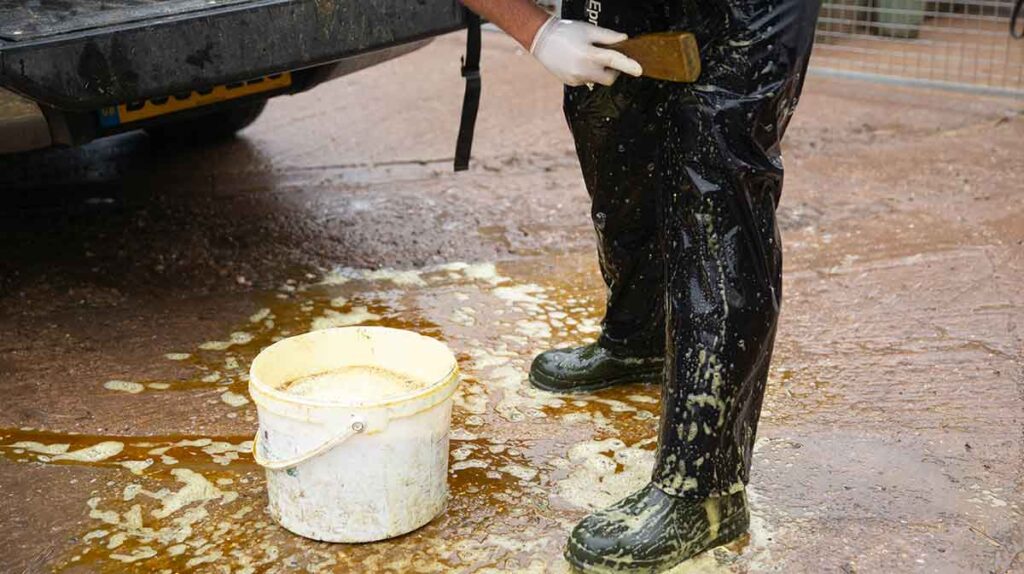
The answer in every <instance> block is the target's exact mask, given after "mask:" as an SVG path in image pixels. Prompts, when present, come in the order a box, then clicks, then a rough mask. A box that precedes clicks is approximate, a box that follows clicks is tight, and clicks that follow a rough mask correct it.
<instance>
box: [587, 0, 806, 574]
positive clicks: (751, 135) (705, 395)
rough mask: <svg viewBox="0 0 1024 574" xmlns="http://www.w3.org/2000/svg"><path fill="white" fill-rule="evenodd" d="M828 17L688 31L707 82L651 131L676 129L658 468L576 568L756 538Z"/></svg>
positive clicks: (599, 520) (664, 198)
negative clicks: (762, 443)
mask: <svg viewBox="0 0 1024 574" xmlns="http://www.w3.org/2000/svg"><path fill="white" fill-rule="evenodd" d="M687 6H688V7H691V8H692V6H689V5H687ZM816 13H817V3H815V2H812V1H810V0H780V1H778V2H764V1H746V2H738V1H735V0H715V1H710V2H707V3H702V4H701V5H700V9H699V10H696V9H694V10H693V11H690V12H689V13H688V14H686V16H685V18H686V21H683V22H679V23H678V28H679V29H685V28H686V27H687V26H693V28H691V29H694V31H696V32H698V39H699V41H700V43H701V57H702V62H703V65H704V73H703V74H702V75H701V78H700V79H699V80H698V82H697V84H695V85H693V86H684V85H667V84H661V86H662V90H663V94H664V96H663V97H662V98H659V100H660V101H659V104H658V105H661V106H663V108H662V109H661V111H660V113H659V111H658V110H657V109H655V110H653V111H652V112H651V114H650V115H649V117H648V120H649V121H652V122H653V121H659V119H661V121H664V123H665V132H664V137H663V140H662V141H661V146H660V154H659V157H658V161H657V162H656V164H655V171H656V172H657V182H656V185H655V188H656V189H655V190H653V191H654V194H655V195H656V196H657V197H658V201H659V206H658V211H657V214H658V228H659V241H660V243H661V248H662V251H663V252H664V253H665V256H664V260H663V261H664V276H665V277H666V281H665V290H666V291H665V294H666V295H665V308H666V315H667V325H666V330H667V341H666V364H665V383H664V390H663V394H662V410H661V411H662V412H661V423H660V431H659V437H658V454H657V461H656V465H655V469H654V473H653V476H652V481H651V483H650V484H649V485H648V486H647V487H645V488H644V489H642V490H640V491H639V492H637V493H636V494H634V495H632V496H630V497H628V498H626V499H624V500H623V501H621V502H619V503H617V504H616V505H613V506H612V507H611V508H609V509H607V510H604V511H601V512H598V513H595V514H594V515H591V516H590V517H588V518H587V519H585V520H584V521H583V522H581V523H580V525H578V526H577V527H576V529H575V530H574V531H573V534H572V536H571V537H570V541H569V547H568V550H567V557H568V558H569V560H570V561H571V562H573V563H574V564H576V565H577V566H583V567H587V566H597V567H602V568H610V569H636V568H640V569H648V570H651V569H658V568H662V567H667V566H671V565H673V564H676V563H678V562H681V561H682V560H685V559H687V558H689V557H691V556H693V555H694V554H696V553H698V552H701V551H703V550H706V549H708V548H711V547H713V546H716V545H719V544H722V543H725V542H728V541H730V540H732V539H734V538H736V537H738V536H740V535H741V534H742V533H743V532H745V531H746V528H747V525H748V521H749V516H748V512H747V507H746V498H745V491H744V485H745V483H746V482H747V480H748V477H749V470H750V455H751V450H752V447H753V442H754V436H755V433H756V429H757V420H758V416H759V413H760V408H761V401H762V398H763V396H764V386H765V382H766V379H767V373H768V366H769V362H770V360H771V353H772V346H773V342H774V336H775V328H776V321H777V318H778V312H779V303H780V300H781V278H782V277H781V274H782V267H781V248H780V247H781V246H780V245H779V238H778V233H777V228H776V223H775V208H776V205H777V202H778V199H779V196H780V193H781V189H782V163H781V158H780V155H779V141H780V139H781V137H782V133H783V132H784V130H785V127H786V124H787V123H788V120H789V117H790V115H791V114H792V111H793V109H794V107H795V105H796V99H797V97H798V95H799V92H800V88H801V84H802V81H803V75H804V72H805V69H806V65H807V58H808V56H809V54H810V48H811V41H812V38H813V26H814V20H815V16H816ZM673 27H676V25H673ZM620 81H621V80H620ZM641 81H643V80H641Z"/></svg>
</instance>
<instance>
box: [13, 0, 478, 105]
mask: <svg viewBox="0 0 1024 574" xmlns="http://www.w3.org/2000/svg"><path fill="white" fill-rule="evenodd" d="M76 6H77V7H78V8H76ZM0 14H2V16H0V86H3V87H7V88H10V89H13V90H15V91H17V92H20V93H22V94H24V95H25V96H27V97H29V98H32V99H34V100H36V101H39V102H41V103H43V104H44V105H48V106H52V107H55V108H58V109H63V110H69V111H92V110H98V109H100V108H102V107H106V106H111V105H115V104H118V103H123V102H128V101H134V100H139V99H144V98H153V97H161V96H167V95H171V94H176V93H179V92H188V91H189V90H192V89H195V88H196V87H197V86H215V85H222V84H229V83H232V82H239V81H244V80H248V79H252V78H258V77H262V76H267V75H272V74H276V73H279V72H282V71H288V70H295V69H301V68H306V67H311V66H315V65H319V64H323V63H327V62H332V61H337V60H341V59H345V58H348V57H352V56H357V55H359V54H363V53H367V52H371V51H374V50H379V49H382V48H387V47H391V46H396V45H400V44H405V43H408V42H413V41H416V40H421V39H424V38H429V37H432V36H436V35H439V34H443V33H446V32H450V31H452V30H456V29H458V28H460V27H462V26H463V11H462V7H461V5H460V4H459V3H458V0H214V1H213V2H210V1H209V0H108V1H105V2H97V1H96V0H45V1H44V0H28V1H24V0H0ZM76 14H77V15H76Z"/></svg>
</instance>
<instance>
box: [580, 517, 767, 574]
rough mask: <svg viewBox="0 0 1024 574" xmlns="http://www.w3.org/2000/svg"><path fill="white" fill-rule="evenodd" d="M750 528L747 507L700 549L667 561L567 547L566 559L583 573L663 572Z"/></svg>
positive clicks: (730, 519)
mask: <svg viewBox="0 0 1024 574" xmlns="http://www.w3.org/2000/svg"><path fill="white" fill-rule="evenodd" d="M749 530H750V513H749V512H748V511H746V510H744V511H742V512H737V513H735V514H733V515H731V516H729V517H727V518H725V519H723V520H722V521H721V522H720V523H719V527H718V536H716V537H715V538H714V539H712V540H709V541H708V542H706V543H705V544H704V545H703V546H701V547H700V549H699V550H697V551H695V552H691V553H689V554H684V555H679V556H677V557H674V558H671V559H668V560H659V561H657V562H654V561H646V560H639V561H633V562H617V561H613V560H608V559H607V558H602V557H600V556H596V555H593V554H590V553H589V552H586V551H581V550H577V551H576V554H573V553H570V551H569V549H568V548H567V549H566V551H565V559H566V561H568V562H569V564H570V565H571V566H572V568H573V571H574V572H584V573H587V574H619V573H623V572H628V573H630V574H635V573H638V572H642V573H646V574H657V573H658V572H664V571H665V570H669V569H671V568H675V567H676V566H678V565H680V564H682V563H683V562H686V561H687V560H690V559H692V558H695V557H697V556H699V555H701V554H703V553H705V552H707V551H708V550H712V549H715V548H718V547H719V546H723V545H725V544H728V543H730V542H733V541H735V540H737V539H738V538H740V537H741V536H743V535H745V534H746V533H747V532H748V531H749ZM710 534H711V533H710V531H705V532H704V536H708V535H710ZM577 554H582V556H578V555H577Z"/></svg>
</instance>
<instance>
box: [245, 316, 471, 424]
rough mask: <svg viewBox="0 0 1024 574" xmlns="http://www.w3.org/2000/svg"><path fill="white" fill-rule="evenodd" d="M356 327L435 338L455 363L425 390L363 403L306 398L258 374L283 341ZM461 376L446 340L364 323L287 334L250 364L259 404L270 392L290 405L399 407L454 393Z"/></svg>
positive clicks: (252, 389) (261, 352) (356, 407)
mask: <svg viewBox="0 0 1024 574" xmlns="http://www.w3.org/2000/svg"><path fill="white" fill-rule="evenodd" d="M354 330H363V331H392V332H400V333H406V334H411V335H415V336H417V337H421V338H423V339H427V340H430V341H433V342H435V343H438V344H440V345H441V346H442V347H443V348H444V349H445V351H446V352H447V353H448V355H449V356H450V358H451V363H452V365H451V368H450V369H448V372H447V373H446V374H445V375H444V376H442V377H440V378H439V379H438V380H437V381H435V382H433V383H430V384H429V385H427V386H425V387H423V388H422V389H418V390H415V391H411V392H409V393H406V394H403V395H396V396H393V397H390V398H388V399H384V400H377V401H362V402H352V401H327V400H322V399H311V398H306V397H302V396H299V395H294V394H292V393H287V392H284V391H281V390H278V389H276V388H274V387H272V386H270V385H268V384H266V383H264V382H263V381H261V380H260V378H259V377H258V376H257V375H256V365H257V362H258V361H259V360H260V357H261V356H262V355H263V354H264V353H266V352H267V351H269V350H271V349H273V348H274V347H276V346H278V345H280V344H282V343H284V342H286V341H289V340H291V339H296V338H299V337H304V336H308V335H311V334H313V333H323V332H325V331H354ZM458 375H459V361H458V359H457V358H456V356H455V353H453V352H452V350H451V349H449V348H448V345H446V344H444V342H443V341H440V340H438V339H435V338H434V337H428V336H426V335H424V334H422V333H417V332H416V331H411V330H408V329H396V328H394V327H383V326H361V325H354V326H351V327H331V328H329V329H320V330H318V331H308V332H306V333H301V334H299V335H293V336H291V337H286V338H284V339H281V340H280V341H277V342H275V343H273V344H272V345H269V346H267V347H264V348H263V349H262V350H261V351H260V352H259V353H257V354H256V357H255V358H253V360H252V363H251V364H250V365H249V394H250V395H252V398H253V401H254V402H255V403H256V404H257V406H259V403H260V400H259V398H258V397H257V394H263V395H266V396H267V397H269V398H272V399H274V400H275V401H281V402H284V403H290V404H293V405H300V406H304V407H318V408H346V409H378V408H387V407H393V406H397V405H401V404H406V403H409V402H411V401H415V400H418V399H424V398H427V397H429V396H431V395H433V394H436V393H438V392H439V391H443V390H445V389H446V388H449V387H450V391H451V392H454V390H455V385H453V384H452V383H453V382H455V381H457V380H458ZM254 390H255V391H258V393H254V392H253V391H254Z"/></svg>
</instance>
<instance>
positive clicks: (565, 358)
mask: <svg viewBox="0 0 1024 574" xmlns="http://www.w3.org/2000/svg"><path fill="white" fill-rule="evenodd" d="M664 365H665V360H664V359H663V358H661V357H644V358H639V357H622V356H618V355H616V354H613V353H612V352H611V351H609V350H607V349H605V348H604V347H602V346H600V345H598V344H597V343H591V344H589V345H584V346H582V347H573V348H569V349H554V350H551V351H545V352H543V353H541V354H539V355H537V358H536V359H534V360H533V365H531V366H530V383H532V384H533V386H535V387H537V388H538V389H543V390H545V391H551V392H554V393H588V392H591V391H596V390H599V389H604V388H607V387H611V386H613V385H622V384H627V383H657V382H660V381H661V373H662V368H663V367H664Z"/></svg>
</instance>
